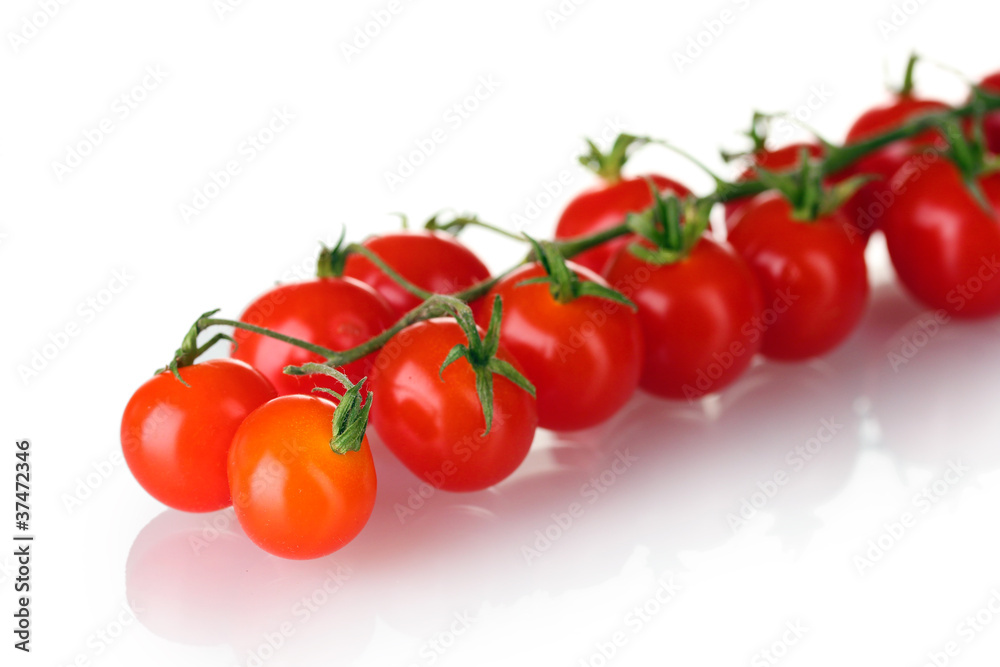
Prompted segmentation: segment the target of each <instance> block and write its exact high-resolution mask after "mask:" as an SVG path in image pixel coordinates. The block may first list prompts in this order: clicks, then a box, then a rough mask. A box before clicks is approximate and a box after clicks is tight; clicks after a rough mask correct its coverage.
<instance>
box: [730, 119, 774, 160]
mask: <svg viewBox="0 0 1000 667" xmlns="http://www.w3.org/2000/svg"><path fill="white" fill-rule="evenodd" d="M771 118H773V116H772V115H771V114H766V113H762V112H760V111H754V112H753V117H752V118H751V119H750V129H749V130H747V131H746V132H742V133H741V134H742V135H743V136H745V137H747V138H748V139H750V142H751V144H752V145H751V147H750V149H749V150H746V151H736V152H732V153H730V152H728V151H720V152H719V155H721V156H722V160H723V161H724V162H732V161H733V160H738V159H740V158H745V157H750V156H752V155H756V154H757V153H760V152H761V151H763V150H764V149H766V148H767V134H768V131H769V130H770V122H771Z"/></svg>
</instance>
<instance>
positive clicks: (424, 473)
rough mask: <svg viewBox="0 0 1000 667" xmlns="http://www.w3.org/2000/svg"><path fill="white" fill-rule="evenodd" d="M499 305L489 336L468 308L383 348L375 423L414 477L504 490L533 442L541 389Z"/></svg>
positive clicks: (439, 484) (451, 487) (450, 486)
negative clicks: (511, 345)
mask: <svg viewBox="0 0 1000 667" xmlns="http://www.w3.org/2000/svg"><path fill="white" fill-rule="evenodd" d="M500 324H501V301H500V300H499V299H497V300H496V301H495V303H494V306H493V312H492V316H491V320H490V326H489V328H488V329H487V330H486V332H485V334H484V333H483V331H482V330H481V329H479V328H478V327H477V326H476V323H475V320H474V318H473V315H472V311H471V310H470V309H469V308H468V307H465V306H463V307H461V308H457V309H456V316H455V317H439V318H433V319H430V320H427V321H424V322H419V323H417V324H413V325H411V326H409V327H407V328H405V329H403V330H402V331H401V332H400V333H399V334H397V335H396V336H395V337H394V338H393V339H392V340H390V341H389V343H388V344H387V345H386V347H384V348H382V351H381V352H380V353H379V356H378V357H377V358H376V361H375V368H374V371H373V374H372V379H371V383H372V391H374V392H375V395H376V396H378V400H377V401H375V405H374V407H373V408H372V414H371V421H372V426H374V428H375V431H376V432H377V433H378V435H379V437H380V438H381V439H382V441H383V442H385V445H386V447H388V448H389V450H390V451H391V452H392V453H393V454H395V455H396V457H397V458H398V459H399V460H400V461H402V463H403V464H404V465H405V466H406V467H407V468H409V469H410V470H411V471H412V472H413V473H414V474H416V475H417V476H418V477H420V478H422V479H423V480H424V481H426V482H427V483H429V484H430V485H432V486H434V487H436V488H439V489H444V490H446V491H478V490H481V489H485V488H488V487H491V486H493V485H495V484H498V483H500V482H501V481H503V480H504V479H506V478H507V477H508V476H510V475H511V474H512V473H513V472H514V471H515V470H516V469H517V468H518V466H520V465H521V463H522V462H523V461H524V459H525V457H526V456H527V455H528V450H529V448H530V447H531V443H532V441H533V440H534V437H535V428H536V427H537V425H538V412H537V407H536V402H535V390H534V387H533V386H532V385H531V383H530V382H529V381H528V380H526V379H525V377H524V375H523V373H522V371H521V369H520V368H519V365H518V362H517V361H516V359H515V358H514V356H513V355H511V354H510V353H509V352H508V351H507V350H506V349H505V348H504V347H503V345H502V344H501V342H500Z"/></svg>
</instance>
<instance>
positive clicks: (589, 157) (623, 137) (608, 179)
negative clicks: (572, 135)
mask: <svg viewBox="0 0 1000 667" xmlns="http://www.w3.org/2000/svg"><path fill="white" fill-rule="evenodd" d="M586 141H587V146H588V147H589V148H590V150H589V151H588V152H586V153H584V154H583V155H581V156H580V157H579V158H577V159H578V160H579V161H580V164H582V165H583V166H584V167H586V168H587V169H590V170H591V171H592V172H594V173H595V174H597V175H598V176H600V177H601V179H603V180H604V182H605V183H617V182H618V181H620V180H622V167H624V166H625V163H626V162H627V161H628V159H629V157H630V156H631V155H632V152H633V151H634V150H635V149H636V148H639V147H641V146H643V145H645V144H646V143H647V141H646V139H644V138H642V137H636V136H633V135H631V134H619V135H618V137H617V138H616V139H615V142H614V144H612V146H611V150H610V151H608V152H607V153H605V152H602V151H601V149H600V148H598V147H597V144H595V143H594V142H593V141H591V140H590V139H587V140H586Z"/></svg>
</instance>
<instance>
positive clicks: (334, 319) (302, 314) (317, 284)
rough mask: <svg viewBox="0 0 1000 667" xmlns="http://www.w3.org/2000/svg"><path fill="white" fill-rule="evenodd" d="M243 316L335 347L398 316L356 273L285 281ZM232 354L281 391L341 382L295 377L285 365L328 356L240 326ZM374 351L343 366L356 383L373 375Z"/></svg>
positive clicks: (371, 333) (302, 391) (350, 342)
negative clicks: (357, 277)
mask: <svg viewBox="0 0 1000 667" xmlns="http://www.w3.org/2000/svg"><path fill="white" fill-rule="evenodd" d="M240 321H241V322H246V323H247V324H255V325H257V326H261V327H264V328H266V329H271V330H272V331H277V332H278V333H283V334H285V335H288V336H292V337H294V338H300V339H303V340H306V341H309V342H310V343H315V344H317V345H321V346H323V347H326V348H329V349H332V350H338V351H340V350H346V349H349V348H352V347H355V346H356V345H360V344H361V343H364V342H365V341H367V340H369V339H370V338H372V337H373V336H377V335H378V334H380V333H382V332H383V331H385V330H386V329H387V328H389V327H390V326H391V325H392V324H393V322H394V321H395V317H394V315H393V312H392V310H391V309H390V308H389V306H388V304H386V302H385V300H384V299H383V298H382V297H380V296H379V295H378V294H377V293H376V292H375V290H373V289H372V288H371V287H369V286H368V285H365V284H364V283H361V282H359V281H357V280H354V279H353V278H320V279H318V280H310V281H306V282H301V283H292V284H289V285H282V286H280V287H276V288H274V289H273V290H271V291H269V292H266V293H264V294H263V295H261V296H260V297H258V298H257V300H255V301H254V302H253V303H251V304H250V305H249V306H247V309H246V310H245V311H243V314H242V315H240ZM233 338H234V339H235V340H236V343H235V345H234V346H233V352H232V356H233V358H234V359H240V360H242V361H245V362H247V363H248V364H250V365H251V366H253V367H254V368H256V369H257V370H259V371H260V372H261V373H263V374H264V375H265V376H266V377H267V378H268V379H269V380H270V381H271V382H272V383H273V384H274V386H275V388H276V389H277V390H278V393H279V394H281V395H286V394H295V393H300V394H310V393H311V390H312V388H313V387H317V386H318V387H327V388H330V389H334V390H336V391H340V390H341V385H340V384H339V383H338V382H337V381H336V380H333V379H331V378H329V377H327V376H325V375H300V376H291V375H287V374H285V373H283V372H282V369H284V368H285V366H289V365H293V366H300V365H302V364H304V363H306V362H309V361H315V362H322V361H324V359H323V358H322V357H321V356H320V355H318V354H313V353H312V352H307V351H305V350H303V349H301V348H298V347H295V346H294V345H290V344H289V343H285V342H282V341H280V340H275V339H274V338H269V337H267V336H263V335H261V334H256V333H251V332H249V331H244V330H242V329H237V330H236V331H235V332H234V334H233ZM373 360H374V354H370V355H368V356H366V357H363V358H361V359H358V360H357V361H354V362H352V363H350V364H347V366H346V367H345V368H344V369H343V370H344V372H345V373H346V374H347V376H348V377H349V378H350V379H351V381H352V382H359V381H360V380H361V378H363V377H365V376H367V375H368V373H369V371H370V370H371V364H372V361H373Z"/></svg>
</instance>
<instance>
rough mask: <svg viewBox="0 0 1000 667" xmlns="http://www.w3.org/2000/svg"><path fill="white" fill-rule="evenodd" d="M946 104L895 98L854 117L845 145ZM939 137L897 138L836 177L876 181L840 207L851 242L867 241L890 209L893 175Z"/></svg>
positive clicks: (941, 109) (894, 126) (864, 187)
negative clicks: (862, 176) (861, 176)
mask: <svg viewBox="0 0 1000 667" xmlns="http://www.w3.org/2000/svg"><path fill="white" fill-rule="evenodd" d="M945 109H948V105H946V104H944V103H943V102H938V101H936V100H926V99H921V98H917V97H914V96H912V95H899V96H896V98H895V99H894V100H892V101H891V102H889V103H888V104H885V105H882V106H878V107H874V108H873V109H870V110H868V111H866V112H865V113H864V114H862V115H861V117H860V118H858V119H857V120H856V121H855V122H854V125H852V126H851V129H850V130H848V132H847V138H846V141H845V143H847V144H853V143H857V142H858V141H860V140H862V139H866V138H868V137H870V136H872V135H874V134H880V133H882V132H887V131H889V130H892V129H895V128H897V127H899V126H900V125H903V124H904V123H906V122H907V121H909V120H913V119H914V118H916V117H918V116H921V115H923V114H927V113H932V112H935V111H944V110H945ZM939 137H940V135H939V134H938V133H936V132H934V131H928V132H923V133H921V134H919V135H917V136H915V137H912V138H910V139H901V140H899V141H896V142H894V143H892V144H889V145H888V146H885V147H883V148H881V149H879V150H877V151H875V152H873V153H869V154H868V155H866V156H865V157H863V158H861V159H860V160H858V161H857V162H855V163H854V164H853V165H851V167H849V168H848V169H846V170H844V171H843V172H841V173H839V174H837V175H836V178H835V179H833V180H838V181H839V180H843V179H844V178H847V177H849V176H853V175H857V174H872V175H875V176H878V177H879V179H878V180H874V181H871V182H869V183H866V184H865V185H863V186H861V187H860V188H859V189H858V191H857V192H855V193H854V195H853V196H852V197H851V198H850V199H849V200H847V202H846V203H845V204H844V206H843V207H842V208H843V209H844V211H845V212H846V213H847V217H848V220H850V222H851V223H852V227H850V228H849V233H850V236H851V238H852V240H860V241H863V243H867V242H868V237H869V236H871V233H872V232H873V231H874V230H875V228H876V227H877V226H878V225H879V223H880V220H881V219H882V216H883V215H884V213H885V210H886V209H887V208H889V207H890V206H892V200H893V197H894V195H893V193H892V189H891V187H890V185H889V183H890V180H891V179H892V176H893V174H895V173H896V171H898V170H899V168H900V167H902V166H903V164H904V163H905V162H906V161H907V160H908V159H910V157H912V155H913V154H914V153H915V152H917V150H918V149H920V148H923V147H925V146H930V145H933V144H934V142H935V141H936V140H937V139H938V138H939Z"/></svg>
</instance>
